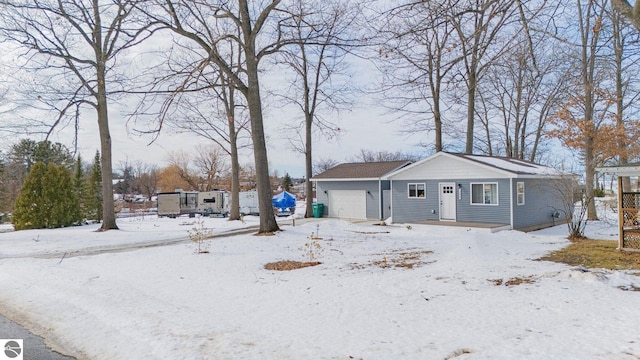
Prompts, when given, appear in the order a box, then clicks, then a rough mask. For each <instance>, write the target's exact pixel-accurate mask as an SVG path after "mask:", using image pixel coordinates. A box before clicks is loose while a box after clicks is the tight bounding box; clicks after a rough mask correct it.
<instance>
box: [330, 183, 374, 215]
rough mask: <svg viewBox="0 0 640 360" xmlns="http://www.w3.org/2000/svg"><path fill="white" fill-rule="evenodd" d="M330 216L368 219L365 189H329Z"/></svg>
mask: <svg viewBox="0 0 640 360" xmlns="http://www.w3.org/2000/svg"><path fill="white" fill-rule="evenodd" d="M329 217H332V218H341V219H362V220H366V219H367V192H366V191H365V190H329Z"/></svg>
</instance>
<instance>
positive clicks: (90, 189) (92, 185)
mask: <svg viewBox="0 0 640 360" xmlns="http://www.w3.org/2000/svg"><path fill="white" fill-rule="evenodd" d="M85 190H86V194H85V196H84V201H85V217H86V218H87V219H92V220H100V219H102V167H101V164H100V152H99V151H96V156H95V157H94V159H93V166H92V167H91V172H90V173H89V177H88V179H87V185H86V187H85Z"/></svg>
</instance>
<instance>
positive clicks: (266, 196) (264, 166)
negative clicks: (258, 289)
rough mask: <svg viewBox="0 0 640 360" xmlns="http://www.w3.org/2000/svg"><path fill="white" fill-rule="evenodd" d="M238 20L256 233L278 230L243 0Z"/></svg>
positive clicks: (252, 37) (248, 18)
mask: <svg viewBox="0 0 640 360" xmlns="http://www.w3.org/2000/svg"><path fill="white" fill-rule="evenodd" d="M239 5H240V17H241V18H242V27H243V29H242V30H243V31H242V32H243V35H244V40H245V44H244V46H245V48H244V50H245V56H246V66H247V81H248V84H247V104H248V106H249V118H250V120H251V139H252V140H253V156H254V160H255V165H256V185H257V188H258V189H257V190H258V210H259V212H260V228H259V230H258V233H259V234H264V233H270V232H274V231H279V230H280V228H279V227H278V223H277V222H276V217H275V215H274V213H273V205H272V197H273V195H272V192H271V181H270V179H269V159H268V156H267V145H266V141H265V136H264V123H263V118H262V103H261V99H260V83H259V81H258V58H257V56H256V44H255V40H256V39H255V35H254V32H253V30H254V29H253V28H252V26H251V25H252V21H251V16H250V13H249V7H248V4H247V1H246V0H240V1H239Z"/></svg>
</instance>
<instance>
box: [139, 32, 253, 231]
mask: <svg viewBox="0 0 640 360" xmlns="http://www.w3.org/2000/svg"><path fill="white" fill-rule="evenodd" d="M226 43H227V47H226V49H227V52H226V53H225V57H226V59H227V61H228V64H229V65H230V68H231V69H233V70H234V71H235V72H236V76H240V72H242V69H243V68H242V62H243V60H242V58H243V53H242V48H241V46H240V45H239V44H238V43H237V42H236V41H234V40H232V39H228V40H226ZM183 50H184V51H183V52H182V53H181V54H180V56H170V57H169V58H167V59H166V61H167V63H168V64H169V66H168V70H167V74H164V73H162V74H160V75H159V76H158V74H157V72H158V71H157V70H154V78H155V79H154V80H153V81H152V84H153V85H152V89H151V91H149V92H147V93H146V95H145V96H144V97H143V99H142V101H141V102H140V104H141V105H140V109H139V110H138V111H137V112H136V114H135V115H134V116H136V117H144V116H148V115H152V116H154V117H155V118H156V119H157V120H158V124H159V126H156V127H155V129H153V130H152V131H153V132H156V131H160V129H161V128H162V126H163V124H164V125H168V127H170V128H173V129H175V130H176V131H178V132H191V133H194V134H196V135H198V136H201V137H203V138H205V139H207V140H209V141H211V142H212V144H214V145H217V146H219V147H220V148H221V149H223V150H224V151H225V152H226V153H227V154H228V155H229V157H230V162H231V172H230V177H231V195H230V196H231V199H230V200H231V201H230V209H229V220H240V206H239V201H240V196H239V192H240V162H239V151H240V149H241V148H244V147H249V145H250V141H249V139H248V137H249V129H248V127H249V118H248V114H247V111H246V109H247V106H246V101H244V99H243V98H242V96H241V94H240V93H239V92H238V91H237V89H236V86H235V84H234V82H233V80H232V79H230V78H229V76H228V75H227V74H226V73H225V72H224V71H223V70H222V69H221V68H219V67H217V66H215V65H213V64H205V63H203V59H202V56H201V55H199V51H198V48H197V47H196V48H195V49H193V48H184V47H183ZM212 65H213V66H212ZM156 101H159V102H161V103H162V106H160V108H159V109H155V108H156V107H155V106H154V104H155V103H156ZM144 104H150V105H149V106H147V107H146V108H145V107H144Z"/></svg>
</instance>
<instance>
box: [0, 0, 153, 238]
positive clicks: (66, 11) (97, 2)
mask: <svg viewBox="0 0 640 360" xmlns="http://www.w3.org/2000/svg"><path fill="white" fill-rule="evenodd" d="M137 3H138V1H134V0H112V1H104V0H93V1H88V0H67V1H49V0H45V1H37V2H24V1H13V0H2V1H0V7H1V8H2V15H1V16H2V18H1V21H2V24H1V28H2V29H1V31H2V35H3V36H4V37H5V38H6V39H9V40H11V41H13V42H15V43H17V44H19V45H20V46H21V47H22V48H23V49H24V50H25V53H24V57H25V59H26V61H27V64H26V66H27V68H28V69H30V70H32V71H33V72H34V73H35V74H34V76H36V77H37V76H42V78H40V79H41V81H39V82H42V83H44V84H46V86H47V87H41V88H40V89H38V88H36V89H35V91H36V94H37V95H38V99H39V100H40V101H41V103H43V104H48V105H49V106H50V108H51V109H52V110H55V111H58V113H59V115H58V118H57V120H56V121H55V123H54V124H53V125H52V126H51V132H52V131H53V130H54V128H55V127H56V126H58V125H61V123H62V122H64V121H65V119H67V118H69V117H71V118H72V119H73V121H74V122H75V125H76V126H77V124H78V121H79V118H80V110H81V108H83V106H89V107H90V108H93V109H94V110H95V111H96V114H97V118H98V128H99V133H100V145H101V146H100V148H101V150H100V153H101V154H102V179H103V187H102V188H103V218H102V220H103V221H102V227H101V228H100V229H101V230H103V231H105V230H109V229H117V228H118V227H117V225H116V218H115V211H114V202H113V190H112V183H111V179H112V159H111V134H110V130H109V112H108V109H107V104H108V95H109V92H108V85H109V84H110V82H113V81H116V77H115V76H114V75H115V73H114V66H115V65H116V58H117V57H118V56H119V55H121V54H122V53H123V51H124V50H126V49H129V48H131V47H132V46H134V45H136V44H138V43H139V42H140V41H142V40H143V39H144V38H145V36H147V35H149V33H148V32H147V31H146V29H145V28H144V27H142V28H141V27H138V26H137V25H136V24H135V20H136V19H134V17H135V14H134V12H133V11H134V9H135V6H136V5H137ZM44 79H46V80H44ZM114 85H115V84H114ZM118 85H119V86H121V84H118ZM113 87H114V88H115V87H116V86H113Z"/></svg>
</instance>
